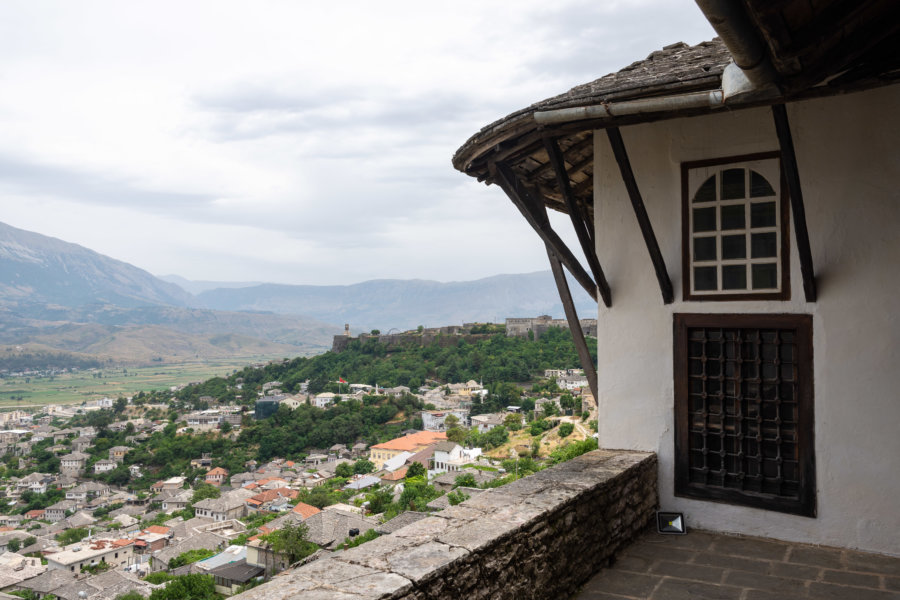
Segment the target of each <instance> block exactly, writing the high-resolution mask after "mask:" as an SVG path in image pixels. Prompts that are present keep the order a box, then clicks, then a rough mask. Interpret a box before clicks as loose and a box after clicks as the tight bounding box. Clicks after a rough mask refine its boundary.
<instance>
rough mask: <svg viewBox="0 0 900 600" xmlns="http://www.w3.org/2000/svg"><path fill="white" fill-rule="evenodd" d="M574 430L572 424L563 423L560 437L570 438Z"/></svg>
mask: <svg viewBox="0 0 900 600" xmlns="http://www.w3.org/2000/svg"><path fill="white" fill-rule="evenodd" d="M573 429H575V426H574V425H572V424H571V423H563V424H562V425H560V426H559V437H569V435H571V433H572V430H573Z"/></svg>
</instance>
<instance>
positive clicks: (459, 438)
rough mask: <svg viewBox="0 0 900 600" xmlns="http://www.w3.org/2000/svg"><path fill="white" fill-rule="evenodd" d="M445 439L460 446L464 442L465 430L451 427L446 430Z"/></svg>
mask: <svg viewBox="0 0 900 600" xmlns="http://www.w3.org/2000/svg"><path fill="white" fill-rule="evenodd" d="M447 439H448V440H450V441H451V442H456V443H457V444H462V443H463V442H465V441H466V430H465V429H463V428H462V427H451V428H450V429H448V430H447Z"/></svg>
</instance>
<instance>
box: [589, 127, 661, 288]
mask: <svg viewBox="0 0 900 600" xmlns="http://www.w3.org/2000/svg"><path fill="white" fill-rule="evenodd" d="M606 135H607V136H608V137H609V143H610V145H611V146H612V151H613V155H615V157H616V162H617V163H619V171H621V173H622V180H623V181H624V182H625V189H627V190H628V197H629V198H630V199H631V206H632V208H634V216H635V217H637V221H638V225H639V226H640V228H641V234H642V235H643V236H644V243H645V244H646V245H647V252H649V253H650V260H651V262H653V269H654V270H655V271H656V280H657V281H658V282H659V290H660V292H662V297H663V302H665V303H666V304H671V303H672V302H673V301H674V300H675V294H674V292H673V291H672V280H671V279H669V272H668V271H667V270H666V263H665V261H664V260H663V257H662V253H661V252H660V251H659V244H658V243H657V241H656V234H655V233H653V225H651V224H650V217H648V216H647V208H646V207H645V206H644V200H643V198H641V192H640V190H639V189H638V186H637V181H636V180H635V178H634V172H633V171H632V170H631V162H630V161H629V160H628V153H627V152H626V151H625V142H623V141H622V133H621V132H620V131H619V128H618V127H609V128H607V129H606Z"/></svg>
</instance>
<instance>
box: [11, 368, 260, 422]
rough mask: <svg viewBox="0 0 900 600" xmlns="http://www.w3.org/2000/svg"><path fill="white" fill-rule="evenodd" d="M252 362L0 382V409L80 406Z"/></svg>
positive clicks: (218, 373)
mask: <svg viewBox="0 0 900 600" xmlns="http://www.w3.org/2000/svg"><path fill="white" fill-rule="evenodd" d="M251 362H254V361H253V360H252V359H245V360H244V361H241V360H240V359H231V360H229V361H220V362H215V361H208V362H195V363H184V364H176V365H158V366H149V367H134V368H122V367H109V368H103V369H97V370H94V371H81V372H78V373H67V374H64V375H56V376H53V377H28V378H25V377H16V378H4V379H0V410H2V409H4V408H17V407H18V408H22V407H25V408H27V407H33V406H39V405H43V404H81V403H82V402H85V401H88V400H94V399H97V398H103V397H107V396H108V397H110V398H117V397H119V396H131V395H133V394H136V393H137V392H140V391H144V392H149V391H151V390H163V389H168V388H169V387H171V386H174V385H181V384H185V383H190V382H193V381H203V380H204V379H209V378H210V377H215V376H224V375H229V374H231V373H232V372H233V371H234V370H236V369H241V368H243V367H245V366H246V365H247V364H249V363H251Z"/></svg>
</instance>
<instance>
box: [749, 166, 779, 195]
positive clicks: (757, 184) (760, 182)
mask: <svg viewBox="0 0 900 600" xmlns="http://www.w3.org/2000/svg"><path fill="white" fill-rule="evenodd" d="M774 195H775V190H773V189H772V186H771V185H769V182H768V181H766V178H765V177H763V176H762V175H760V174H759V173H757V172H756V171H750V197H751V198H762V197H764V196H774Z"/></svg>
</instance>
